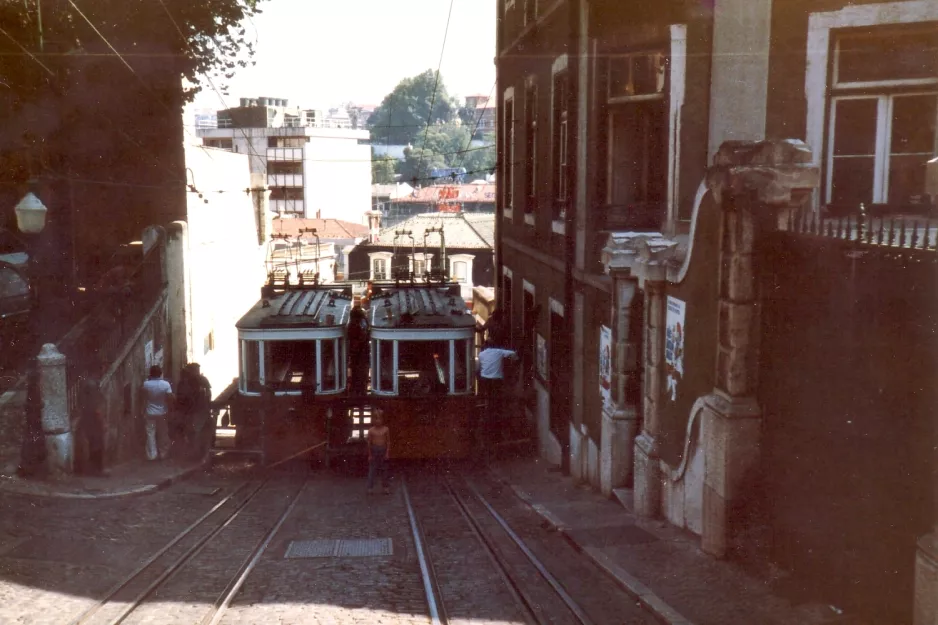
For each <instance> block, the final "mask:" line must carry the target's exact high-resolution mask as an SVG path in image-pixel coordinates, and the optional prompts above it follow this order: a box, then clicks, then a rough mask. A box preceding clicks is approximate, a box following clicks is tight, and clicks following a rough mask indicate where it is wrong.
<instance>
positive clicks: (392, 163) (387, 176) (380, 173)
mask: <svg viewBox="0 0 938 625" xmlns="http://www.w3.org/2000/svg"><path fill="white" fill-rule="evenodd" d="M396 169H397V161H396V160H395V159H393V158H391V157H390V156H375V154H374V150H372V153H371V184H390V183H392V182H394V173H395V170H396Z"/></svg>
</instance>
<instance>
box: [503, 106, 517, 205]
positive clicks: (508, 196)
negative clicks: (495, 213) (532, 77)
mask: <svg viewBox="0 0 938 625" xmlns="http://www.w3.org/2000/svg"><path fill="white" fill-rule="evenodd" d="M504 123H505V138H504V143H503V144H502V154H503V160H504V163H503V165H502V171H503V172H504V175H503V179H504V181H505V182H504V184H503V185H502V186H503V188H504V191H503V192H502V193H503V195H502V198H503V203H502V206H503V208H504V210H506V211H510V210H511V209H512V208H513V206H514V204H513V202H514V183H515V103H514V98H512V97H509V96H508V95H506V96H505V120H504Z"/></svg>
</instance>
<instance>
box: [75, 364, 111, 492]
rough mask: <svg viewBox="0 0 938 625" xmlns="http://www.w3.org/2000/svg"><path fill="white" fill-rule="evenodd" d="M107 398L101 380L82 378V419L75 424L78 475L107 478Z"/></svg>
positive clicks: (79, 388) (80, 404) (79, 402)
mask: <svg viewBox="0 0 938 625" xmlns="http://www.w3.org/2000/svg"><path fill="white" fill-rule="evenodd" d="M103 404H104V398H103V396H102V395H101V388H100V385H99V383H98V381H97V380H96V379H94V378H92V377H85V378H82V380H81V384H80V386H79V387H78V417H77V418H76V419H75V422H74V424H73V426H72V427H73V430H74V431H75V435H76V440H75V451H76V454H75V456H76V459H77V460H78V467H77V469H78V472H79V473H84V474H86V475H104V432H105V430H106V423H105V420H104V411H103V408H104V406H103ZM82 443H84V450H83V451H82V446H83V445H82Z"/></svg>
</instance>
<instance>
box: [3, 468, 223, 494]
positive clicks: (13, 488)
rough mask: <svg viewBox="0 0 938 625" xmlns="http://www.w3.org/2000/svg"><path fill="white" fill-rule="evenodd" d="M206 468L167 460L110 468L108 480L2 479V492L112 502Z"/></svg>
mask: <svg viewBox="0 0 938 625" xmlns="http://www.w3.org/2000/svg"><path fill="white" fill-rule="evenodd" d="M204 467H205V465H203V464H200V463H193V462H182V461H174V460H167V461H163V462H148V461H146V460H141V461H135V462H128V463H126V464H121V465H117V466H115V467H110V468H108V470H107V475H106V476H101V477H92V476H85V475H70V476H67V477H63V478H61V479H57V480H52V479H42V478H28V479H26V478H20V477H14V476H9V475H0V492H6V493H14V494H18V495H30V496H35V497H58V498H62V499H110V498H114V497H125V496H127V495H142V494H144V493H152V492H154V491H157V490H160V489H162V488H166V487H167V486H169V485H171V484H174V483H176V482H179V481H181V480H184V479H186V478H187V477H189V476H191V475H193V474H195V473H198V472H199V471H202V470H203V468H204Z"/></svg>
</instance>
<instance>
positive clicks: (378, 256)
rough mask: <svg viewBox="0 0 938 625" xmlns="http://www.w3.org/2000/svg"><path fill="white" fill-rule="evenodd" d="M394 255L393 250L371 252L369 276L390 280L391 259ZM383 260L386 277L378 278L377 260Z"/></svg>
mask: <svg viewBox="0 0 938 625" xmlns="http://www.w3.org/2000/svg"><path fill="white" fill-rule="evenodd" d="M393 257H394V253H393V252H371V253H370V254H368V276H369V279H370V280H390V279H391V259H392V258H393ZM378 260H383V261H384V277H383V278H376V277H375V275H376V274H375V261H378Z"/></svg>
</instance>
